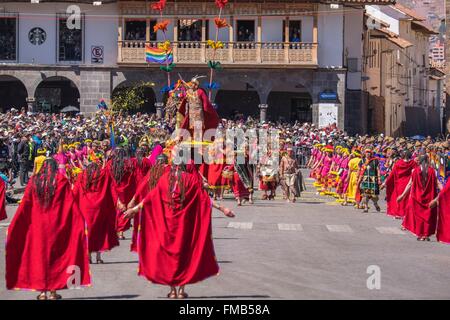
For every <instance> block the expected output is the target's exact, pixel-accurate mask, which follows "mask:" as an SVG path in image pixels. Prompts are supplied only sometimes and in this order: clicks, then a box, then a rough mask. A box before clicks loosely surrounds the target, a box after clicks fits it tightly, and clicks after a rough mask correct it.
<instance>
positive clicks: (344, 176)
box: [337, 157, 350, 194]
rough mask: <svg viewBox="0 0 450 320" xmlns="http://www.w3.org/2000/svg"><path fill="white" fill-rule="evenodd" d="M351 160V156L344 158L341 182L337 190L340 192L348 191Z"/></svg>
mask: <svg viewBox="0 0 450 320" xmlns="http://www.w3.org/2000/svg"><path fill="white" fill-rule="evenodd" d="M349 161H350V159H349V157H344V158H342V161H341V165H340V168H341V169H343V171H342V173H341V181H342V182H341V183H340V184H339V188H338V190H337V192H338V193H341V194H342V193H345V192H346V191H347V187H348V182H347V177H348V162H349Z"/></svg>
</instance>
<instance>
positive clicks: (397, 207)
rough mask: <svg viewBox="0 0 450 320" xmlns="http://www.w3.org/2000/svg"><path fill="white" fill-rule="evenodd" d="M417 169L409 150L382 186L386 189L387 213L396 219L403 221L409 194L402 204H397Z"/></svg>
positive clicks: (404, 153) (395, 165)
mask: <svg viewBox="0 0 450 320" xmlns="http://www.w3.org/2000/svg"><path fill="white" fill-rule="evenodd" d="M416 167H417V163H416V161H414V160H412V159H411V152H410V151H409V150H405V151H403V157H402V159H400V160H398V161H397V162H396V163H395V164H394V167H393V168H392V171H391V173H390V174H389V176H388V178H387V179H386V181H385V182H384V184H383V185H382V186H381V189H383V188H385V187H386V202H387V210H386V212H387V214H388V215H390V216H393V217H394V218H396V219H401V218H403V217H404V216H405V213H406V206H407V204H408V198H409V197H408V195H409V193H407V194H406V195H405V197H404V198H403V200H401V201H400V202H397V198H398V196H399V195H401V194H402V193H403V191H405V188H406V186H407V185H408V182H409V180H410V179H411V174H412V171H413V170H414V169H415V168H416Z"/></svg>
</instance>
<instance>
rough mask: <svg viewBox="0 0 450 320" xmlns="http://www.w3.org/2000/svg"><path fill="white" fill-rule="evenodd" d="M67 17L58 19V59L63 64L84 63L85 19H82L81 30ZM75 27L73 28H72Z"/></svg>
mask: <svg viewBox="0 0 450 320" xmlns="http://www.w3.org/2000/svg"><path fill="white" fill-rule="evenodd" d="M67 19H68V18H67V16H65V15H64V16H61V17H60V18H59V19H58V57H59V61H61V62H81V61H83V29H84V25H83V23H84V18H83V16H82V17H81V22H80V28H76V27H73V26H72V25H71V23H70V21H69V23H68V22H67ZM71 27H73V28H71Z"/></svg>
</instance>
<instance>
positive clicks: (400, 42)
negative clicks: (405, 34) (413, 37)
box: [375, 28, 413, 49]
mask: <svg viewBox="0 0 450 320" xmlns="http://www.w3.org/2000/svg"><path fill="white" fill-rule="evenodd" d="M375 30H376V31H379V32H381V33H383V34H384V37H385V38H386V39H387V40H388V41H390V42H392V43H394V44H395V45H397V46H399V47H400V48H402V49H406V48H409V47H412V46H413V44H412V43H411V42H409V41H408V40H406V39H403V38H400V37H399V36H398V35H397V34H396V33H393V32H391V31H389V30H387V29H385V28H375Z"/></svg>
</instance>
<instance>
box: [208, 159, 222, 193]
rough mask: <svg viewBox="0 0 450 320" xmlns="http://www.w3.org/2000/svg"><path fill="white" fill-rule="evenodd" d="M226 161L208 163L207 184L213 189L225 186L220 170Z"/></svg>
mask: <svg viewBox="0 0 450 320" xmlns="http://www.w3.org/2000/svg"><path fill="white" fill-rule="evenodd" d="M225 166H226V163H225V160H224V163H212V164H210V165H208V177H207V179H208V185H209V186H210V187H212V188H214V189H220V188H224V187H226V181H225V179H224V178H223V177H222V171H223V169H224V168H225Z"/></svg>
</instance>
